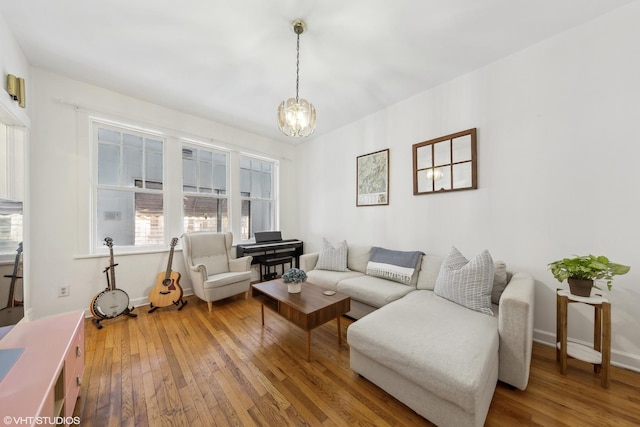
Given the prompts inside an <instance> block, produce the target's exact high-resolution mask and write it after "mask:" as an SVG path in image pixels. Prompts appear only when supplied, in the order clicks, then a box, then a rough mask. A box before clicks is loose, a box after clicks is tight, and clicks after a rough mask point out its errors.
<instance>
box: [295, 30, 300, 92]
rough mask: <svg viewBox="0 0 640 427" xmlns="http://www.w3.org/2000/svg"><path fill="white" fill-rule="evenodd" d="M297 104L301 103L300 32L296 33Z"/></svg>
mask: <svg viewBox="0 0 640 427" xmlns="http://www.w3.org/2000/svg"><path fill="white" fill-rule="evenodd" d="M296 34H297V36H298V37H297V42H296V102H298V101H299V99H300V98H299V96H298V88H299V86H300V31H296Z"/></svg>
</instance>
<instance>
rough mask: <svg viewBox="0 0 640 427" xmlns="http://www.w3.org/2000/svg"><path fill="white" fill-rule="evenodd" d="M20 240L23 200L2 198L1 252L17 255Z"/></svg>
mask: <svg viewBox="0 0 640 427" xmlns="http://www.w3.org/2000/svg"><path fill="white" fill-rule="evenodd" d="M20 242H22V202H19V201H14V200H3V199H0V253H2V254H13V255H15V254H16V251H17V248H18V244H19V243H20ZM0 305H1V304H0Z"/></svg>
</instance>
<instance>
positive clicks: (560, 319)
mask: <svg viewBox="0 0 640 427" xmlns="http://www.w3.org/2000/svg"><path fill="white" fill-rule="evenodd" d="M569 303H582V304H587V305H590V306H592V307H593V308H594V322H593V348H591V347H589V346H586V345H583V344H579V343H577V342H573V341H569V340H568V339H567V311H568V307H569ZM556 315H557V322H556V360H557V361H558V362H560V373H562V374H563V375H564V374H566V373H567V356H569V357H573V358H574V359H579V360H582V361H585V362H588V363H592V364H593V371H594V372H595V373H600V384H601V385H602V387H604V388H609V365H610V364H611V304H610V303H609V301H608V300H607V299H606V298H604V297H603V296H601V295H592V296H590V297H579V296H576V295H572V294H571V293H570V292H569V291H568V290H566V289H558V290H557V291H556Z"/></svg>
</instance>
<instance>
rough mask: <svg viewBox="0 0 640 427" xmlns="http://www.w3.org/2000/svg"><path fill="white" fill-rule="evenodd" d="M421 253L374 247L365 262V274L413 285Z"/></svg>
mask: <svg viewBox="0 0 640 427" xmlns="http://www.w3.org/2000/svg"><path fill="white" fill-rule="evenodd" d="M422 255H423V254H422V252H418V251H412V252H404V251H394V250H389V249H384V248H378V247H374V248H373V249H372V250H371V257H370V258H369V262H368V263H367V274H368V275H370V276H375V277H381V278H383V279H387V280H393V281H395V282H399V283H404V284H405V285H409V284H411V285H412V286H415V284H416V281H417V272H418V270H417V268H418V266H419V265H420V260H421V259H422ZM412 282H413V283H412Z"/></svg>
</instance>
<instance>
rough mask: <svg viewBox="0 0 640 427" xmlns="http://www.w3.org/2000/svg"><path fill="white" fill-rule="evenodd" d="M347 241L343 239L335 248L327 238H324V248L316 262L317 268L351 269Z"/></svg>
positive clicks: (332, 269)
mask: <svg viewBox="0 0 640 427" xmlns="http://www.w3.org/2000/svg"><path fill="white" fill-rule="evenodd" d="M347 251H348V247H347V241H346V240H343V241H342V242H340V243H338V245H337V246H336V247H335V248H334V247H333V245H332V244H331V243H329V242H328V241H327V239H324V238H323V239H322V249H321V250H320V255H319V256H318V262H317V263H316V270H331V271H349V269H348V268H347Z"/></svg>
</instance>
